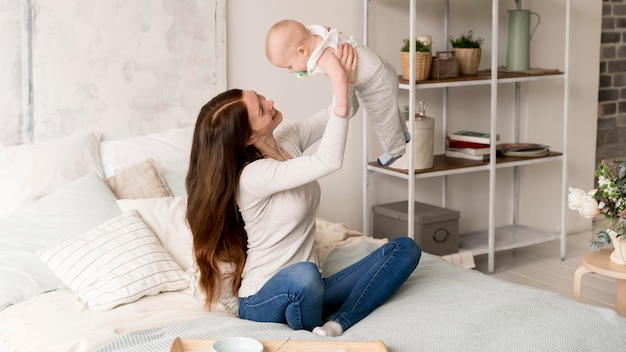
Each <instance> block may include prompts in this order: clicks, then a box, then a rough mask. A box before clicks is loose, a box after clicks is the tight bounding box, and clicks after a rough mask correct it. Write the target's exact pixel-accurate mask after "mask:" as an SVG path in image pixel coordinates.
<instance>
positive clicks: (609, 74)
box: [596, 0, 626, 161]
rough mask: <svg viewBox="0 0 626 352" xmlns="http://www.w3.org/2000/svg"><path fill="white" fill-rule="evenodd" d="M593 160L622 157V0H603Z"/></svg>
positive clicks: (625, 149)
mask: <svg viewBox="0 0 626 352" xmlns="http://www.w3.org/2000/svg"><path fill="white" fill-rule="evenodd" d="M602 6H603V7H602V40H601V47H600V55H601V57H600V90H599V92H598V132H597V142H596V161H600V160H602V159H623V158H624V157H625V156H626V0H603V4H602Z"/></svg>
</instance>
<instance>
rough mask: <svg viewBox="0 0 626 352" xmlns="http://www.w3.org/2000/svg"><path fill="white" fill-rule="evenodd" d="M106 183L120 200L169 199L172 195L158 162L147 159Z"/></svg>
mask: <svg viewBox="0 0 626 352" xmlns="http://www.w3.org/2000/svg"><path fill="white" fill-rule="evenodd" d="M104 181H105V182H106V183H107V185H109V187H110V188H111V190H112V191H113V194H115V196H116V197H117V198H118V199H137V198H158V197H169V196H171V195H172V194H171V193H170V190H169V189H168V188H167V185H166V183H165V180H163V178H162V177H161V175H159V171H158V170H157V165H156V161H155V160H154V159H152V158H150V159H146V160H144V161H142V162H140V163H139V164H136V165H133V166H131V167H129V168H126V169H124V170H122V171H120V172H118V173H116V174H115V175H113V176H111V177H107V178H106V179H104Z"/></svg>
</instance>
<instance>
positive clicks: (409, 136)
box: [404, 131, 411, 143]
mask: <svg viewBox="0 0 626 352" xmlns="http://www.w3.org/2000/svg"><path fill="white" fill-rule="evenodd" d="M410 140H411V134H410V133H409V131H404V143H409V141H410Z"/></svg>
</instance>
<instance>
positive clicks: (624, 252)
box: [608, 230, 626, 265]
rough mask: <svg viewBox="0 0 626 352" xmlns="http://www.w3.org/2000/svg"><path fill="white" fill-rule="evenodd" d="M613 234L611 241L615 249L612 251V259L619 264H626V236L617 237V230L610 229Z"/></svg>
mask: <svg viewBox="0 0 626 352" xmlns="http://www.w3.org/2000/svg"><path fill="white" fill-rule="evenodd" d="M608 233H609V236H611V243H613V246H614V247H615V249H614V250H613V252H611V261H612V262H613V263H616V264H619V265H626V238H624V236H620V237H616V235H617V234H616V233H615V231H610V230H609V231H608Z"/></svg>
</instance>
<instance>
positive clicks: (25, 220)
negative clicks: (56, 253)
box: [0, 173, 121, 310]
mask: <svg viewBox="0 0 626 352" xmlns="http://www.w3.org/2000/svg"><path fill="white" fill-rule="evenodd" d="M120 214H121V211H120V209H119V207H118V206H117V204H116V198H115V195H113V193H112V192H111V190H110V189H109V187H108V186H107V185H106V184H105V183H104V181H103V180H102V179H101V178H100V176H98V175H97V174H95V173H92V174H89V175H86V176H84V177H81V178H79V179H78V180H76V181H73V182H71V183H70V184H68V185H66V186H64V187H61V188H59V189H57V190H56V191H54V192H52V193H50V194H49V195H47V196H45V197H43V198H42V199H41V200H39V201H38V202H36V203H33V204H30V205H27V206H24V207H22V208H20V209H19V210H16V211H14V212H12V213H10V214H8V215H6V216H5V217H3V218H1V219H0V310H2V309H4V308H5V307H6V306H8V305H10V304H15V303H19V302H21V301H23V300H25V299H27V298H29V297H31V296H33V295H36V294H40V293H43V292H47V291H51V290H56V289H61V288H65V287H66V286H65V285H63V284H62V283H61V281H60V280H59V279H58V278H57V277H56V276H55V275H54V274H53V273H52V272H51V271H50V270H49V269H48V267H47V266H46V265H45V264H44V263H42V262H41V261H40V260H39V258H37V255H36V252H37V251H39V250H42V249H45V248H48V247H50V246H53V245H55V244H58V243H60V242H63V241H65V240H67V239H68V238H71V237H73V236H77V235H80V234H82V233H84V232H85V231H89V230H90V229H92V228H94V227H95V226H97V225H98V224H100V223H102V222H103V221H105V220H107V219H110V218H112V217H115V216H118V215H120ZM7 283H10V284H7Z"/></svg>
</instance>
